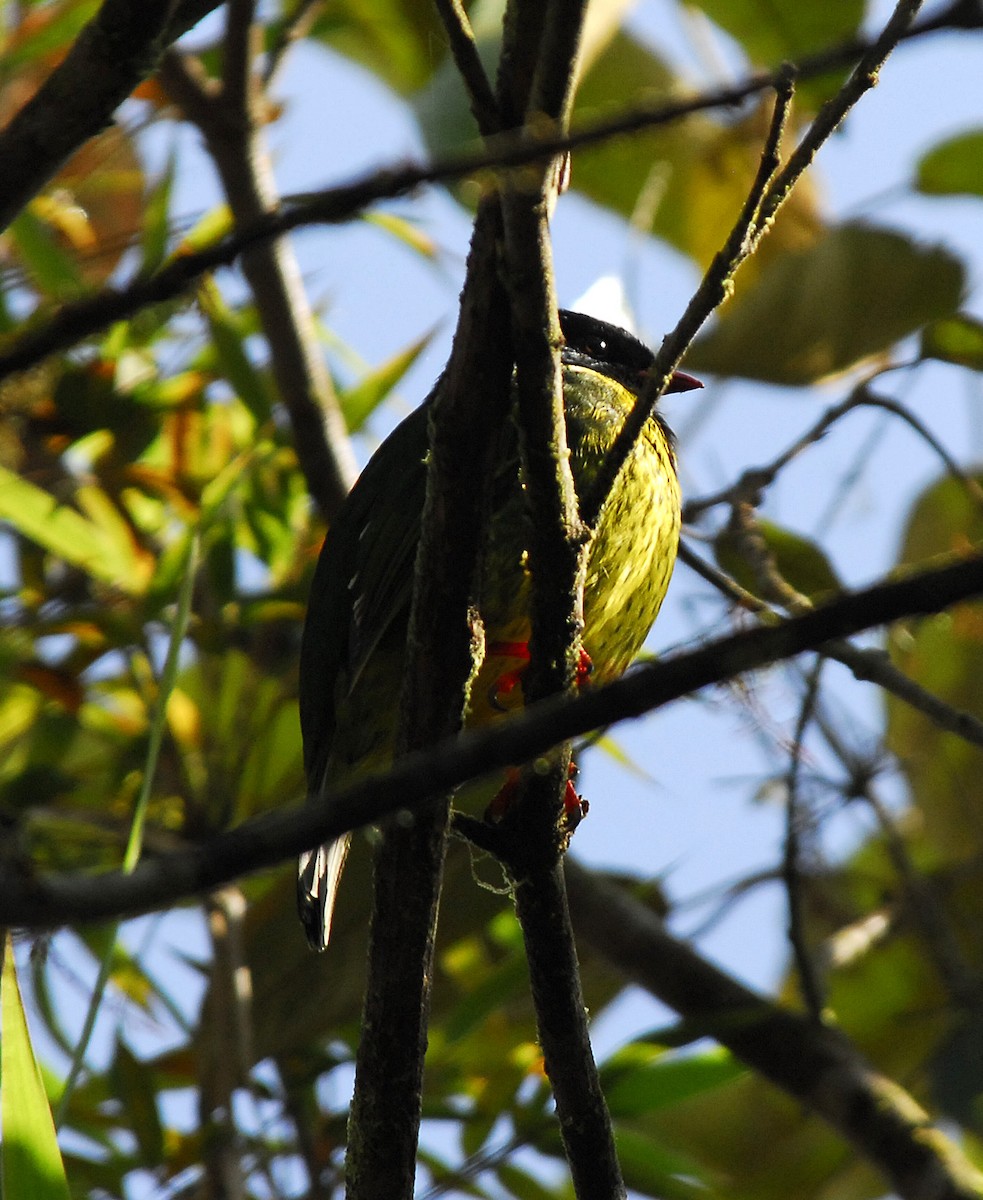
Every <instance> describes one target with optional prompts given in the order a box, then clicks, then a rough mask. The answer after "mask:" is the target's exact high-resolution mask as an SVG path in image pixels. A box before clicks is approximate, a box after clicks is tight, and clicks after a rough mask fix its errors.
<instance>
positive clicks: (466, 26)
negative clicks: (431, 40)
mask: <svg viewBox="0 0 983 1200" xmlns="http://www.w3.org/2000/svg"><path fill="white" fill-rule="evenodd" d="M434 3H435V6H436V9H437V12H438V14H439V15H440V19H441V21H442V22H443V26H444V29H445V31H446V33H447V40H448V41H449V42H450V47H451V54H452V55H453V56H454V65H455V66H456V67H457V73H458V74H459V75H460V77H461V81H462V82H463V84H464V86H465V89H466V90H467V93H468V99H469V101H470V103H471V113H472V116H473V117H474V119H475V123H476V124H477V126H478V131H479V132H480V133H481V135H482V136H483V137H490V136H491V135H492V134H493V133H500V132H501V129H502V116H501V113H500V112H499V111H498V101H497V100H496V99H495V92H494V90H493V89H492V85H491V82H490V81H489V79H488V76H487V75H486V74H485V67H484V64H483V63H482V61H481V56H480V55H479V54H478V47H477V44H476V43H475V40H474V31H473V30H472V28H471V22H470V20H469V19H468V14H467V13H466V12H465V10H464V5H463V3H462V2H461V0H434Z"/></svg>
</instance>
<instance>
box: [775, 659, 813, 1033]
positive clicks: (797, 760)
mask: <svg viewBox="0 0 983 1200" xmlns="http://www.w3.org/2000/svg"><path fill="white" fill-rule="evenodd" d="M822 670H823V658H822V655H818V656H817V657H816V661H815V663H814V664H813V666H812V669H811V670H810V671H809V673H808V675H807V678H806V690H805V694H804V696H803V697H802V703H801V705H800V707H799V717H798V720H797V721H796V723H795V734H794V736H793V738H792V745H791V746H790V748H789V760H788V772H787V773H786V776H785V846H784V850H783V853H782V879H783V881H784V884H785V895H786V898H787V900H788V938H789V943H790V945H791V947H792V957H793V959H794V961H795V967H796V971H797V973H798V978H799V987H800V988H801V990H802V998H803V1000H804V1001H805V1006H806V1011H807V1012H808V1013H809V1015H810V1017H811V1018H812V1019H813V1021H816V1022H817V1023H819V1022H822V1020H823V994H822V987H821V984H820V981H819V975H818V973H817V971H816V964H815V962H814V961H813V957H812V954H811V952H810V950H809V945H808V940H807V936H806V926H805V908H804V898H805V897H804V891H803V889H804V874H803V871H802V831H803V829H804V827H805V824H806V820H807V816H806V814H805V813H804V812H803V807H802V803H801V799H800V796H799V775H800V767H801V762H802V753H803V741H804V739H805V735H806V730H807V729H808V727H809V723H810V721H811V720H812V718H813V715H814V713H815V708H816V699H817V697H818V695H819V680H820V677H821V675H822Z"/></svg>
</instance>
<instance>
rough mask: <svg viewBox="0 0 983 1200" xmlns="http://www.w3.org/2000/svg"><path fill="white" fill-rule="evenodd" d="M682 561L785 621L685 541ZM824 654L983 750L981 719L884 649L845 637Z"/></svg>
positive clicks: (800, 608)
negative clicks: (931, 687)
mask: <svg viewBox="0 0 983 1200" xmlns="http://www.w3.org/2000/svg"><path fill="white" fill-rule="evenodd" d="M679 559H680V561H681V562H684V563H685V564H686V565H687V566H688V567H690V568H691V569H692V570H694V571H695V572H696V573H697V574H698V575H700V576H701V577H702V578H703V579H705V580H706V581H707V583H709V584H711V585H712V586H713V587H715V588H716V589H717V590H718V591H719V592H721V593H722V594H723V595H725V596H727V598H728V599H730V600H732V601H733V602H734V603H735V604H737V605H739V606H740V607H741V608H744V609H747V610H748V611H749V612H754V613H757V614H758V615H759V616H760V617H761V618H762V619H764V620H766V621H770V622H777V621H779V620H780V619H781V618H780V616H779V614H778V613H777V612H776V611H775V609H774V608H772V607H771V606H770V605H769V604H766V603H765V601H764V600H761V599H760V598H759V597H758V596H755V595H754V594H753V593H752V592H749V591H747V590H746V589H745V588H742V587H741V585H740V584H739V583H737V582H736V581H735V580H733V579H731V578H730V576H729V575H725V574H724V573H723V572H722V571H719V570H718V569H717V568H716V567H714V566H713V565H712V564H711V563H708V562H707V561H706V560H705V559H703V558H701V557H700V556H699V555H698V554H696V553H695V552H694V551H693V550H692V549H691V548H690V547H689V546H688V545H687V544H686V543H685V542H681V543H680V547H679ZM786 587H787V585H786ZM793 595H794V596H795V597H798V599H799V601H800V603H798V604H796V605H794V607H793V611H797V612H805V611H806V610H807V608H809V607H810V605H809V603H808V600H807V598H806V597H804V596H802V595H801V593H797V592H794V590H793ZM823 653H824V654H825V655H826V656H827V657H828V658H833V659H835V660H836V661H837V662H839V663H842V664H843V666H845V667H846V668H847V669H848V670H849V671H850V672H851V674H852V675H853V677H854V678H855V679H857V680H859V681H860V682H861V683H874V684H877V686H878V687H881V688H883V689H884V691H886V692H890V693H891V695H893V696H896V697H897V698H898V699H899V700H902V701H903V702H904V703H905V704H907V705H909V706H910V707H911V708H914V709H915V710H917V711H918V712H920V713H922V714H923V715H924V716H926V717H928V718H929V720H930V721H932V722H933V723H934V724H936V725H937V726H938V727H939V728H940V729H944V730H945V731H946V732H947V733H954V734H956V735H957V736H958V737H961V738H963V739H964V740H965V741H967V742H969V743H970V744H971V745H974V746H979V747H981V748H983V721H981V720H980V718H979V717H977V716H975V715H974V714H973V713H971V712H967V711H966V710H965V709H960V708H955V707H954V706H953V705H951V704H948V703H947V702H946V701H945V700H940V699H939V697H938V696H936V695H934V694H933V693H932V692H930V691H928V690H927V689H926V688H923V687H922V686H921V684H918V683H916V682H915V681H914V680H913V679H911V678H910V677H909V676H907V675H905V673H904V672H903V671H901V670H899V669H898V668H897V667H896V666H895V665H894V664H893V663H892V662H891V659H890V657H889V656H888V654H887V653H886V652H885V651H884V650H875V649H867V648H863V647H860V646H854V645H853V643H852V642H848V641H846V640H845V639H843V638H834V639H833V640H832V641H830V642H827V643H826V645H825V646H824V647H823Z"/></svg>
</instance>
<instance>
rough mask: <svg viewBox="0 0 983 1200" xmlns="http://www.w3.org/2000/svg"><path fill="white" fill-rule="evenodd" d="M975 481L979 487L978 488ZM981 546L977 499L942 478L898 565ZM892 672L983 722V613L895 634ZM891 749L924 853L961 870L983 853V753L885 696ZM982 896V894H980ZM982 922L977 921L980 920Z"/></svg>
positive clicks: (927, 496)
mask: <svg viewBox="0 0 983 1200" xmlns="http://www.w3.org/2000/svg"><path fill="white" fill-rule="evenodd" d="M979 482H980V481H979V480H977V486H979ZM981 544H983V506H981V502H980V498H979V492H978V491H977V492H976V493H975V494H974V492H973V490H972V489H971V487H970V486H968V485H967V484H966V483H965V482H964V481H962V480H959V479H951V478H945V479H941V480H939V481H938V482H936V483H935V484H933V485H932V486H931V487H929V488H927V489H926V490H925V491H924V492H923V493H922V494H921V496H919V498H918V500H917V501H916V502H915V504H914V506H913V508H912V511H911V514H910V516H909V518H908V521H907V524H906V528H905V532H904V537H903V541H902V546H901V551H900V554H899V558H898V565H899V567H901V568H902V569H903V568H905V567H907V566H909V565H914V564H919V563H924V562H925V561H926V560H928V559H931V558H933V557H934V556H936V555H940V554H943V555H953V554H955V555H960V554H964V553H966V552H967V551H969V550H972V549H975V548H976V547H978V546H979V545H981ZM889 648H890V650H891V655H892V658H893V659H894V662H895V664H896V665H897V666H898V667H900V668H901V670H903V671H904V672H905V674H906V675H908V676H910V677H911V678H912V679H913V680H914V681H915V682H916V683H917V684H919V685H920V686H921V687H923V688H925V689H927V690H928V691H929V692H931V693H932V694H933V695H935V696H937V697H938V698H939V699H941V700H943V701H944V702H945V703H946V704H949V705H951V706H952V707H953V708H955V709H956V710H961V711H965V712H969V713H971V714H972V715H973V716H975V717H977V718H978V719H981V720H983V695H981V692H980V686H979V681H980V678H981V675H983V607H981V605H980V604H979V603H978V602H977V603H969V604H961V605H959V606H958V607H956V608H954V609H952V610H951V611H949V612H944V613H939V614H938V615H936V616H932V617H926V618H924V619H923V620H920V621H917V622H912V623H909V624H908V625H906V626H901V627H899V628H897V629H896V630H894V631H893V633H892V636H891V638H890V641H889ZM885 703H886V707H887V715H888V723H887V735H886V740H887V747H888V749H889V750H890V751H892V752H893V753H894V754H896V755H897V757H898V762H899V765H900V766H901V769H902V771H903V772H904V775H905V778H906V779H907V782H908V786H909V788H910V790H911V795H912V798H913V800H914V802H915V803H916V804H917V806H918V809H919V830H920V833H921V835H922V836H923V837H924V840H925V845H926V847H931V850H932V852H933V854H935V855H939V856H942V858H943V859H946V860H954V861H956V862H963V861H966V860H971V859H973V857H974V856H977V855H980V854H981V853H983V787H981V778H983V777H981V774H980V769H979V764H980V751H979V749H978V748H977V747H975V746H974V745H972V744H970V743H969V742H967V741H965V740H964V739H962V738H960V737H958V736H957V735H955V734H953V733H946V732H944V731H943V730H942V729H940V728H939V726H938V725H936V724H935V723H934V722H932V721H930V720H929V719H928V717H926V716H923V715H922V714H920V713H918V712H916V711H915V710H914V709H913V708H912V707H911V706H910V705H908V704H906V703H905V702H904V701H902V700H899V699H897V698H896V697H894V696H892V695H888V696H887V697H886V700H885ZM978 894H979V895H983V893H978ZM977 919H979V918H978V917H977Z"/></svg>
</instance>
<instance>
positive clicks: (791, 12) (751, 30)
mask: <svg viewBox="0 0 983 1200" xmlns="http://www.w3.org/2000/svg"><path fill="white" fill-rule="evenodd" d="M688 2H689V4H690V5H691V7H693V8H699V9H702V10H703V12H705V13H706V15H707V16H708V17H709V18H710V20H711V21H713V22H715V23H716V24H717V25H719V26H720V28H721V29H726V30H727V32H728V33H729V34H730V35H731V37H733V38H734V39H736V40H737V41H738V42H740V43H741V45H742V46H743V47H744V49H745V50H746V51H747V54H748V57H749V58H750V59H751V60H752V62H755V63H779V62H782V61H783V60H784V59H789V60H791V61H793V62H794V61H796V60H797V59H800V58H802V57H803V56H804V55H806V54H811V53H813V52H815V51H817V50H822V49H824V48H825V47H827V46H831V45H834V44H835V43H836V42H842V41H845V40H846V39H847V38H848V37H850V36H851V35H852V34H854V33H856V32H857V29H858V27H859V25H860V22H861V21H862V20H863V16H864V3H863V0H826V2H825V3H824V4H803V3H802V0H688Z"/></svg>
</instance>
